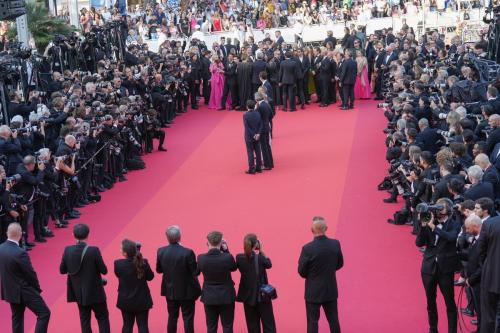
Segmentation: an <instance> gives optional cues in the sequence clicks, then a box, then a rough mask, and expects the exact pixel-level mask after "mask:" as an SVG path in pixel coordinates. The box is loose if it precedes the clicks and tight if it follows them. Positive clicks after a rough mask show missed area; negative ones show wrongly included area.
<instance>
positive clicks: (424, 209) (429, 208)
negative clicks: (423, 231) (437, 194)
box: [415, 202, 445, 223]
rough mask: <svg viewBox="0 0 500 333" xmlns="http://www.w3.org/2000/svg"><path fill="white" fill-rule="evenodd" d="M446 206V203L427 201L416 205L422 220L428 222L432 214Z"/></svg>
mask: <svg viewBox="0 0 500 333" xmlns="http://www.w3.org/2000/svg"><path fill="white" fill-rule="evenodd" d="M444 208H445V207H444V205H441V204H435V205H430V204H428V203H426V202H422V203H419V204H418V205H417V207H415V210H416V211H417V213H418V214H419V216H420V221H421V222H425V223H428V222H430V220H431V219H432V214H436V213H438V212H440V211H441V210H443V209H444Z"/></svg>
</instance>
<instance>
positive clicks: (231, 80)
mask: <svg viewBox="0 0 500 333" xmlns="http://www.w3.org/2000/svg"><path fill="white" fill-rule="evenodd" d="M236 66H237V65H236V63H235V62H234V61H233V62H227V63H226V64H225V65H224V90H223V92H222V101H221V107H223V108H224V107H226V101H227V95H228V94H229V93H231V108H233V109H234V108H236V106H237V105H238V84H237V76H236Z"/></svg>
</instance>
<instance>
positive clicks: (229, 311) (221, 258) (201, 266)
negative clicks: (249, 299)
mask: <svg viewBox="0 0 500 333" xmlns="http://www.w3.org/2000/svg"><path fill="white" fill-rule="evenodd" d="M207 240H208V243H207V245H208V252H207V253H205V254H200V255H199V256H198V271H199V273H201V274H203V288H202V291H201V301H202V303H203V304H204V306H205V316H206V320H207V333H217V327H218V324H219V317H220V321H221V324H222V331H223V332H224V333H232V332H233V322H234V301H235V298H236V292H235V290H234V282H233V279H232V278H231V272H234V271H235V270H236V262H235V261H234V258H233V256H232V255H231V254H230V253H229V250H228V247H227V244H226V241H225V240H224V239H223V238H222V233H221V232H219V231H212V232H211V233H209V234H208V236H207Z"/></svg>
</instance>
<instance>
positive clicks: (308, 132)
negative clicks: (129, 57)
mask: <svg viewBox="0 0 500 333" xmlns="http://www.w3.org/2000/svg"><path fill="white" fill-rule="evenodd" d="M375 105H376V103H374V102H372V101H360V102H359V103H358V104H357V107H356V109H355V110H351V111H341V110H339V109H338V107H337V106H331V107H329V108H318V107H316V104H315V105H314V106H310V107H309V108H307V109H306V110H304V111H298V112H295V113H284V112H279V113H278V115H277V117H276V118H275V121H274V123H275V133H274V134H275V135H274V136H275V137H274V140H273V142H272V146H273V152H274V158H275V166H276V168H275V169H274V170H273V171H270V172H264V173H263V174H257V175H253V176H252V175H246V174H244V170H245V168H246V165H245V163H246V153H245V146H244V141H243V133H242V131H243V128H242V127H243V122H242V113H240V112H228V111H225V112H217V111H214V110H207V109H205V108H202V109H200V110H192V111H190V112H189V113H188V114H185V115H183V116H182V117H180V118H178V119H177V120H176V124H175V125H174V126H173V127H172V128H171V129H168V130H167V138H166V146H167V147H168V149H169V151H168V152H167V153H157V152H155V153H154V154H150V155H147V156H146V157H145V160H146V163H147V168H146V169H145V170H142V171H139V172H133V173H130V174H129V175H127V177H128V179H129V181H127V182H124V183H119V184H117V185H116V186H115V188H113V189H112V190H110V191H107V192H105V193H104V195H103V200H102V201H101V203H99V204H95V205H91V206H88V207H86V208H84V209H82V210H81V211H82V218H81V219H80V220H78V222H82V223H88V224H89V225H90V227H91V234H90V239H89V243H90V244H92V245H97V246H99V247H100V248H101V251H102V253H103V256H104V260H105V262H106V263H107V265H108V269H110V274H108V277H107V278H108V281H109V283H108V285H107V286H106V291H107V295H108V307H109V309H110V317H111V325H112V332H119V331H120V330H121V314H120V312H119V311H118V309H116V307H115V304H116V291H117V280H116V278H115V277H114V275H113V274H112V268H113V261H114V260H115V259H118V258H120V256H121V250H120V244H121V240H122V239H123V238H129V239H132V240H136V241H139V242H141V243H142V244H143V247H142V248H143V254H144V256H145V257H146V258H147V259H149V261H150V262H151V263H152V266H154V262H155V260H156V258H155V256H156V249H157V248H158V247H160V246H163V245H165V243H166V239H165V236H164V231H165V229H166V227H167V226H168V225H171V224H178V225H180V226H181V228H182V232H183V238H182V243H183V244H184V245H185V246H188V247H191V248H193V249H194V250H195V252H196V253H201V252H205V251H206V238H205V236H206V234H207V233H208V232H209V231H211V230H220V231H222V232H223V233H224V237H225V239H226V240H227V242H228V245H229V248H230V251H231V252H232V253H233V254H236V253H240V252H242V248H243V237H244V236H245V234H246V233H249V232H254V233H256V234H257V235H258V236H259V238H260V239H261V242H262V244H263V249H264V250H265V252H266V254H267V255H268V256H269V257H270V258H271V260H272V261H273V268H272V269H271V270H270V271H269V280H270V283H272V284H273V285H275V286H276V288H277V290H278V295H279V297H278V299H277V300H276V301H275V303H274V309H275V316H276V321H277V328H278V331H279V332H289V333H295V332H297V333H302V332H305V328H306V318H305V305H304V302H303V290H304V282H303V280H302V279H301V278H300V277H299V275H298V274H297V261H298V256H299V254H300V250H301V246H302V245H303V244H305V243H306V242H308V241H310V240H311V239H312V235H311V233H310V221H311V218H312V217H313V216H315V215H322V216H324V217H325V218H326V219H327V222H328V224H329V230H328V234H329V235H330V236H333V237H336V238H338V239H340V241H341V244H342V248H343V251H344V256H345V267H344V268H343V269H342V270H341V271H340V272H339V273H338V279H339V308H340V310H339V312H340V323H341V327H342V331H343V332H348V333H351V332H356V333H357V332H366V331H370V332H382V331H383V332H394V333H395V332H408V333H413V332H415V333H417V332H424V331H426V328H427V326H426V310H425V298H424V291H423V288H422V287H421V282H420V275H419V267H420V258H421V256H420V254H419V252H418V251H417V249H416V247H415V245H414V237H413V236H411V235H410V229H409V228H408V227H403V226H401V227H397V226H392V225H388V224H387V223H385V220H386V219H387V218H388V217H390V215H391V214H392V213H393V212H394V211H395V209H396V208H397V206H396V205H387V204H383V203H382V198H384V197H385V194H384V193H383V192H377V191H376V185H377V184H378V182H379V181H380V180H381V179H382V178H383V176H384V175H385V168H386V162H385V160H384V156H385V147H384V145H383V142H384V141H383V140H384V136H383V134H382V131H381V129H382V128H383V126H384V125H385V120H384V117H383V115H382V113H381V112H380V110H377V109H376V107H375ZM72 243H73V240H72V237H71V228H68V229H65V230H56V237H55V238H53V239H51V240H50V241H49V242H48V243H46V244H43V245H38V246H37V247H36V248H35V249H34V250H33V251H31V252H30V256H31V258H32V261H33V264H34V267H35V269H36V271H37V272H38V276H39V279H40V282H41V286H42V289H44V292H43V296H44V298H45V300H46V301H47V303H48V304H49V307H50V308H51V309H52V318H51V322H50V326H49V332H54V333H67V332H78V331H79V322H78V311H77V307H76V305H75V304H68V303H66V294H65V293H66V291H65V288H66V283H65V281H66V277H65V276H61V275H59V274H58V267H59V263H60V259H61V255H62V250H63V248H64V246H66V245H68V244H72ZM233 279H234V281H235V282H236V287H237V284H238V281H239V276H238V273H234V274H233ZM160 282H161V279H160V277H159V276H155V279H154V280H153V281H152V282H151V284H150V288H151V292H152V295H153V300H154V307H153V309H152V311H151V313H150V331H151V332H152V333H156V332H166V322H167V311H166V304H165V300H164V299H163V298H162V297H161V296H160ZM441 308H442V306H441ZM196 311H197V312H196V322H195V325H196V330H197V331H198V332H203V331H205V330H206V329H205V317H204V312H203V307H202V304H201V303H199V302H198V303H197V309H196ZM440 315H441V316H440V318H442V319H445V315H444V311H441V312H440ZM9 325H10V310H9V308H8V305H7V304H6V303H4V302H2V303H1V304H0V332H8V331H10V326H9ZM26 327H27V328H29V329H27V332H32V331H33V327H34V317H33V315H32V314H31V313H30V312H29V311H27V312H26ZM93 327H94V331H96V332H97V325H96V323H95V322H94V324H93ZM234 327H235V332H238V333H239V332H245V331H246V327H245V320H244V314H243V307H242V305H241V304H237V306H236V315H235V326H234ZM440 327H445V322H443V320H441V323H440ZM443 330H444V329H443ZM320 331H321V332H327V331H328V328H327V325H326V322H325V321H324V320H323V319H322V322H321V326H320Z"/></svg>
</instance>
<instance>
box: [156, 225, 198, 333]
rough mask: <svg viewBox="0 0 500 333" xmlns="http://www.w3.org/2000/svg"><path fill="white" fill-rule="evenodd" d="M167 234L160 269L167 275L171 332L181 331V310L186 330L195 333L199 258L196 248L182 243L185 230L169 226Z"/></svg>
mask: <svg viewBox="0 0 500 333" xmlns="http://www.w3.org/2000/svg"><path fill="white" fill-rule="evenodd" d="M166 234H167V239H168V243H169V245H168V246H165V247H161V248H159V249H158V254H157V257H156V272H157V273H159V274H163V277H162V280H161V295H162V296H165V298H166V299H167V309H168V326H167V332H168V333H176V332H177V320H178V319H179V309H180V310H182V319H183V321H184V332H185V333H194V314H195V301H196V300H197V299H198V297H200V293H201V288H200V283H199V282H198V276H197V264H196V257H195V255H194V252H193V250H191V249H188V248H185V247H184V246H182V245H181V244H180V243H179V242H180V241H181V230H180V229H179V227H178V226H175V225H174V226H170V227H168V229H167V232H166Z"/></svg>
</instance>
